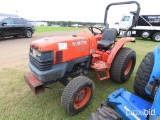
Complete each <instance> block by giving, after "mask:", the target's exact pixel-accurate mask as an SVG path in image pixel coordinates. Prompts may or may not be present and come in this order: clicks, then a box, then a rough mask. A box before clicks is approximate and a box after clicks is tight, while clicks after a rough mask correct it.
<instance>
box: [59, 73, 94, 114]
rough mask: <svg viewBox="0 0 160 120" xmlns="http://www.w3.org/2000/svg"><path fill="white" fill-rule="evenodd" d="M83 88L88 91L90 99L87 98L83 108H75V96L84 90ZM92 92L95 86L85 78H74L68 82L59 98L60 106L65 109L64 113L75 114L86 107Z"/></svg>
mask: <svg viewBox="0 0 160 120" xmlns="http://www.w3.org/2000/svg"><path fill="white" fill-rule="evenodd" d="M85 88H87V89H89V91H90V95H89V96H90V97H88V100H87V102H85V104H84V105H83V106H81V107H80V108H76V107H75V100H76V98H77V95H78V94H79V92H80V91H81V90H82V89H85ZM94 90H95V86H94V83H93V81H92V80H90V79H89V78H87V77H85V76H78V77H76V78H74V79H73V80H72V81H71V82H69V83H68V85H67V86H66V88H65V89H64V91H63V94H62V97H61V104H62V106H63V108H64V109H65V111H67V112H68V113H69V114H71V115H74V114H77V113H79V112H81V111H82V110H83V109H85V108H86V107H87V106H88V104H89V102H90V100H91V99H92V97H93V94H94ZM82 96H83V95H82ZM84 96H85V95H84ZM82 99H83V97H82Z"/></svg>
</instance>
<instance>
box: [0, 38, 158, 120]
mask: <svg viewBox="0 0 160 120" xmlns="http://www.w3.org/2000/svg"><path fill="white" fill-rule="evenodd" d="M157 45H158V43H156V42H153V41H150V40H149V41H145V40H142V39H137V41H136V43H127V44H126V45H125V47H129V48H132V49H133V50H135V51H136V56H137V61H136V66H135V69H134V72H133V74H132V76H131V78H130V79H129V81H127V82H126V83H124V84H117V83H114V82H112V81H111V80H110V79H108V80H104V81H98V80H97V78H96V77H95V73H94V72H93V71H90V74H89V76H88V77H89V78H90V79H92V80H93V81H94V83H95V87H96V90H95V94H94V98H93V99H92V101H91V103H90V105H89V106H88V107H87V108H86V109H85V110H84V111H82V112H81V113H79V114H77V115H75V116H69V115H68V114H67V113H65V111H64V110H63V108H62V106H61V94H62V91H52V90H46V92H45V93H44V94H41V95H39V96H35V95H34V94H33V93H32V92H31V90H30V89H29V87H28V86H27V85H26V83H25V82H24V77H23V76H24V74H25V71H23V70H17V69H15V68H4V69H2V70H0V85H1V87H0V93H1V94H0V120H25V119H26V120H37V119H42V120H86V119H88V117H89V116H90V114H91V113H92V112H94V111H95V110H96V109H97V108H98V107H100V104H101V103H105V101H106V99H107V96H108V95H109V94H110V93H111V92H113V91H115V90H116V89H119V88H120V87H124V88H125V89H127V90H128V91H131V92H134V91H133V83H134V78H135V75H136V72H137V68H138V66H139V64H140V62H141V60H142V59H143V57H144V56H145V54H147V53H148V52H152V51H153V49H154V47H155V46H157ZM52 86H53V87H60V88H61V87H63V86H62V85H61V84H59V83H55V84H53V85H52ZM63 88H64V87H63Z"/></svg>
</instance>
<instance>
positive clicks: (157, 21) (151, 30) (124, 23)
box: [115, 12, 160, 42]
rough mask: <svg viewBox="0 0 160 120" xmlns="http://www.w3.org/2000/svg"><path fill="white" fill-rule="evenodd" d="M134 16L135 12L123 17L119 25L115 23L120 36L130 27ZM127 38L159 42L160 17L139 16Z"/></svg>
mask: <svg viewBox="0 0 160 120" xmlns="http://www.w3.org/2000/svg"><path fill="white" fill-rule="evenodd" d="M134 15H135V12H130V14H129V15H124V16H123V17H122V19H121V21H120V22H119V23H115V24H116V25H117V26H118V31H119V34H120V35H123V34H124V32H125V31H126V29H127V28H129V27H130V26H131V24H132V21H133V19H134ZM128 36H138V37H142V38H144V39H146V38H151V39H152V40H153V41H156V42H160V15H139V19H138V23H137V25H136V26H135V27H133V28H132V30H131V31H128Z"/></svg>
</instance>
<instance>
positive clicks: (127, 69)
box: [124, 59, 132, 75]
mask: <svg viewBox="0 0 160 120" xmlns="http://www.w3.org/2000/svg"><path fill="white" fill-rule="evenodd" d="M131 67H132V60H131V59H130V60H129V62H128V63H127V66H126V68H125V70H124V75H127V74H128V73H129V72H130V70H131Z"/></svg>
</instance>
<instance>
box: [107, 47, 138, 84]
mask: <svg viewBox="0 0 160 120" xmlns="http://www.w3.org/2000/svg"><path fill="white" fill-rule="evenodd" d="M135 63H136V53H135V51H133V50H132V49H130V48H121V49H120V50H119V51H118V53H117V54H116V56H115V58H114V59H113V62H112V64H111V68H110V71H109V72H110V77H111V80H113V81H115V82H117V83H124V82H126V81H127V80H128V79H129V78H130V76H131V74H132V72H133V70H134V66H135Z"/></svg>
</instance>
